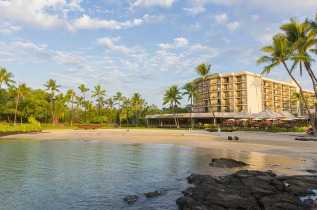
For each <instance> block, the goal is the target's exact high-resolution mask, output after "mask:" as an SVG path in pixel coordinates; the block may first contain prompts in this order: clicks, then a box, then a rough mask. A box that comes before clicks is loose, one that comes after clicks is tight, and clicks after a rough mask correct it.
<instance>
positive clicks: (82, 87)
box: [78, 84, 89, 123]
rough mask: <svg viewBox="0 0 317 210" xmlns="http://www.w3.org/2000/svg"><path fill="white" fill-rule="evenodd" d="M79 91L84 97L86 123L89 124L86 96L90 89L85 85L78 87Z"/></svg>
mask: <svg viewBox="0 0 317 210" xmlns="http://www.w3.org/2000/svg"><path fill="white" fill-rule="evenodd" d="M78 89H79V90H80V91H81V92H82V93H83V95H84V108H85V123H87V109H86V106H85V104H86V95H85V93H86V92H87V91H88V90H89V89H88V88H86V87H85V85H84V84H81V85H79V86H78Z"/></svg>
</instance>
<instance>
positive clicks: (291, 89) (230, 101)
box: [193, 71, 316, 115]
mask: <svg viewBox="0 0 317 210" xmlns="http://www.w3.org/2000/svg"><path fill="white" fill-rule="evenodd" d="M194 81H196V82H198V83H199V90H198V94H199V95H200V96H201V98H200V99H199V100H194V108H193V112H194V113H206V112H207V113H208V112H212V111H213V112H233V113H236V112H240V111H242V110H245V111H247V112H249V113H258V112H260V111H262V110H264V109H268V110H272V111H275V112H278V111H287V112H290V113H291V114H296V115H297V114H299V115H302V114H306V109H305V107H304V104H303V103H302V102H298V101H297V100H296V99H295V98H294V93H295V92H299V88H298V87H297V85H296V84H295V83H294V82H293V81H278V80H274V79H269V78H265V77H262V76H261V75H259V74H255V73H252V72H248V71H243V72H238V73H226V74H212V75H209V76H208V77H207V78H206V81H205V87H204V95H203V85H202V83H203V82H202V78H198V79H196V80H194ZM208 91H209V93H210V95H209V96H210V98H208V97H209V96H208ZM304 94H305V95H306V97H309V101H310V106H311V107H310V108H311V109H313V108H314V105H313V104H314V103H313V102H315V101H316V99H315V97H314V92H313V91H309V90H304Z"/></svg>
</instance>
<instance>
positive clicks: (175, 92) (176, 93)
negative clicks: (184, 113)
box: [163, 85, 182, 128]
mask: <svg viewBox="0 0 317 210" xmlns="http://www.w3.org/2000/svg"><path fill="white" fill-rule="evenodd" d="M180 99H182V97H181V92H180V90H179V88H178V86H177V85H173V86H171V87H170V88H169V89H167V90H166V92H165V94H164V98H163V105H165V104H167V103H171V107H172V111H173V116H174V122H175V126H176V127H177V128H179V123H178V120H177V118H176V114H175V105H177V104H180V102H179V100H180Z"/></svg>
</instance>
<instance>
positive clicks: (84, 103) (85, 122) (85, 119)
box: [83, 91, 87, 123]
mask: <svg viewBox="0 0 317 210" xmlns="http://www.w3.org/2000/svg"><path fill="white" fill-rule="evenodd" d="M83 93H84V108H85V123H87V110H86V97H85V91H83Z"/></svg>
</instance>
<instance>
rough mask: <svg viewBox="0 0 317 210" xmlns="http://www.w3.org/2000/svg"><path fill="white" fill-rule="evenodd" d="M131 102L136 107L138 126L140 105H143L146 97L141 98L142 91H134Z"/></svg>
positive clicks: (135, 117)
mask: <svg viewBox="0 0 317 210" xmlns="http://www.w3.org/2000/svg"><path fill="white" fill-rule="evenodd" d="M131 102H132V104H133V108H134V122H135V125H136V126H138V123H139V115H138V114H139V113H138V111H139V109H140V106H142V105H143V104H144V99H143V98H141V95H140V93H134V94H133V96H132V98H131Z"/></svg>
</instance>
